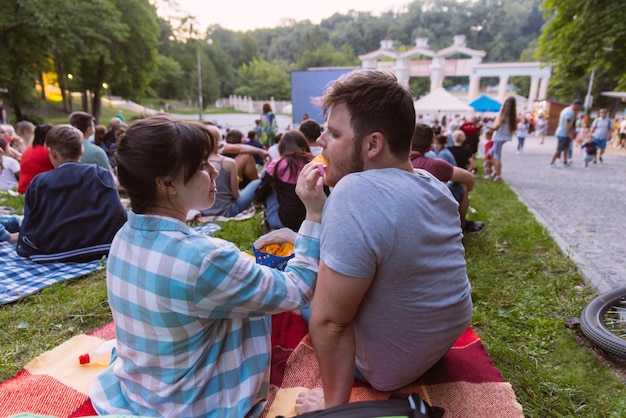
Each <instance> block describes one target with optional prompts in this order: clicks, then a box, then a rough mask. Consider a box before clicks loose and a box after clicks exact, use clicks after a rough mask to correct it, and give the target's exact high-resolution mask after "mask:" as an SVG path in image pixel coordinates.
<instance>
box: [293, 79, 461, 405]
mask: <svg viewBox="0 0 626 418" xmlns="http://www.w3.org/2000/svg"><path fill="white" fill-rule="evenodd" d="M320 102H321V103H320V104H321V106H322V109H323V111H324V114H325V115H326V116H327V124H328V126H327V128H326V130H325V131H324V132H323V133H322V135H321V136H320V137H319V139H318V140H317V143H318V144H319V145H320V146H321V147H322V148H323V155H324V156H325V157H326V158H327V159H328V166H327V167H326V169H325V177H324V178H325V181H326V183H327V185H328V186H330V187H333V191H332V192H331V193H330V196H329V198H328V201H327V202H326V205H325V206H324V211H323V215H322V236H321V251H320V254H321V257H320V267H319V272H318V282H317V286H316V290H315V296H314V301H313V304H312V311H311V317H310V322H309V332H310V335H311V340H312V342H313V347H314V349H315V352H316V355H317V358H318V360H319V364H320V371H321V376H322V382H323V385H324V388H323V396H321V395H322V394H321V393H320V391H315V390H314V391H310V392H306V393H303V394H301V396H300V397H299V399H298V401H297V406H296V410H298V412H304V411H306V410H313V409H319V408H320V407H321V408H323V407H324V406H325V407H332V406H336V405H339V404H344V403H346V402H348V399H349V397H350V391H351V388H352V384H353V380H354V378H355V376H356V377H357V378H358V379H360V380H364V381H367V382H369V384H371V385H372V386H373V387H374V388H375V389H377V390H382V391H391V390H396V389H398V388H401V387H403V386H405V385H407V384H409V383H411V382H413V381H415V380H416V379H417V378H419V377H420V376H421V375H422V374H423V373H425V372H426V371H427V370H428V369H429V368H430V367H431V366H432V365H433V364H435V363H436V362H437V361H438V360H439V359H440V358H441V357H442V356H443V355H444V354H445V353H446V352H447V351H448V350H449V348H450V347H451V346H452V344H453V343H454V342H455V341H456V340H457V338H458V337H459V336H460V335H461V334H462V333H463V332H464V331H465V329H466V328H467V326H468V325H469V324H470V321H471V315H472V302H471V297H470V286H469V282H468V278H467V274H466V268H465V258H464V248H463V243H462V241H461V240H462V234H461V225H460V221H459V213H458V205H457V203H456V201H455V200H454V198H453V197H452V195H451V194H450V192H449V191H448V190H447V188H446V186H445V185H444V184H443V183H441V182H440V181H439V180H437V179H436V178H434V177H433V176H431V175H430V174H429V173H428V172H426V171H422V170H418V171H415V170H414V169H413V167H412V166H411V161H410V160H409V151H410V147H411V137H412V135H413V130H414V127H415V109H414V107H413V98H412V94H411V92H410V91H409V89H408V88H407V87H406V86H404V85H402V84H401V83H399V82H398V80H397V79H396V78H395V76H393V75H392V74H390V73H387V72H383V71H377V70H366V69H359V70H355V71H353V72H351V73H347V74H344V75H343V76H341V77H340V78H339V79H338V80H337V81H336V82H335V83H334V85H333V86H332V87H330V88H329V89H328V90H327V91H326V93H325V95H324V96H323V97H322V98H321V100H320ZM324 402H325V405H324Z"/></svg>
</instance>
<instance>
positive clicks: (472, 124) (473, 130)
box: [452, 118, 480, 156]
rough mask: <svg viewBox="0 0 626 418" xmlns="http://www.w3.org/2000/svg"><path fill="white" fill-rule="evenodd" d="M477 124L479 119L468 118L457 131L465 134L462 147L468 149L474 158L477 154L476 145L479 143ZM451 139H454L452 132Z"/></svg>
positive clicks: (478, 126)
mask: <svg viewBox="0 0 626 418" xmlns="http://www.w3.org/2000/svg"><path fill="white" fill-rule="evenodd" d="M479 122H480V119H478V118H473V119H470V118H468V119H467V120H465V122H463V124H462V125H461V127H460V128H459V130H460V131H463V133H464V134H465V142H464V143H463V145H465V146H466V147H468V148H469V149H470V151H471V152H472V156H475V155H476V153H477V152H478V143H479V142H480V125H479ZM452 137H453V138H454V132H453V133H452Z"/></svg>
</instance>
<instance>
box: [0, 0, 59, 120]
mask: <svg viewBox="0 0 626 418" xmlns="http://www.w3.org/2000/svg"><path fill="white" fill-rule="evenodd" d="M51 9H53V6H52V5H51V4H50V2H49V1H36V0H5V2H4V3H3V7H2V13H0V39H2V42H0V57H2V59H0V87H2V88H5V89H6V90H7V93H6V94H7V97H8V98H9V101H10V103H11V105H12V106H13V113H14V115H15V118H16V119H17V120H22V119H24V118H25V117H26V115H25V114H24V112H23V109H24V106H26V105H28V104H30V103H32V102H34V100H35V97H36V96H35V90H34V86H35V84H36V82H37V80H38V79H39V74H40V73H41V71H43V70H45V69H47V68H46V67H47V65H48V63H49V62H50V61H49V58H50V53H49V51H48V50H47V48H46V45H48V42H49V40H50V38H51V36H50V33H51V32H52V30H53V29H54V21H53V20H52V19H51V15H50V13H49V11H50V10H51Z"/></svg>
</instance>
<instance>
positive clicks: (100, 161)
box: [69, 112, 113, 174]
mask: <svg viewBox="0 0 626 418" xmlns="http://www.w3.org/2000/svg"><path fill="white" fill-rule="evenodd" d="M69 123H70V125H72V126H73V127H75V128H77V129H78V130H79V131H81V132H82V133H83V149H84V152H83V155H82V157H80V162H81V163H85V164H96V165H98V166H100V167H102V168H104V169H106V170H109V171H111V163H110V161H109V157H108V156H107V153H106V152H105V151H104V150H103V149H102V148H101V147H99V146H97V145H95V144H94V143H93V142H92V141H93V139H91V140H90V138H91V137H92V136H95V129H96V127H95V125H94V123H95V119H94V117H93V116H91V115H90V114H89V113H87V112H74V113H72V114H71V115H70V118H69ZM111 174H113V172H112V171H111Z"/></svg>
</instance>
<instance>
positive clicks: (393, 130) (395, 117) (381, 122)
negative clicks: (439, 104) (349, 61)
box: [317, 68, 415, 158]
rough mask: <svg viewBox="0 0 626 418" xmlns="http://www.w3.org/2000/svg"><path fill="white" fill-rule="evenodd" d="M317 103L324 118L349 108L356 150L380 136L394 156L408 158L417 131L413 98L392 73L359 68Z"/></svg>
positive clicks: (340, 81)
mask: <svg viewBox="0 0 626 418" xmlns="http://www.w3.org/2000/svg"><path fill="white" fill-rule="evenodd" d="M317 101H318V102H319V104H320V105H321V107H322V111H323V113H324V114H327V113H328V111H329V110H330V108H331V106H333V105H337V104H345V105H346V108H347V110H348V113H349V114H350V125H351V126H352V130H353V131H354V139H355V142H356V143H357V146H358V145H359V143H360V141H362V140H363V139H364V138H365V137H366V136H367V135H369V134H371V133H373V132H380V133H382V134H383V135H384V136H385V139H386V140H387V144H388V146H389V151H390V152H391V154H393V155H395V156H397V157H400V158H405V157H406V158H408V156H409V151H410V149H411V137H412V135H413V131H414V129H415V106H414V103H413V94H412V93H411V90H410V89H409V88H408V86H406V85H404V84H402V83H400V82H399V81H398V79H397V78H396V76H395V75H393V74H392V73H391V72H388V71H382V70H374V69H366V68H360V69H357V70H354V71H351V72H349V73H346V74H343V75H342V76H341V77H339V78H338V79H337V81H335V82H334V83H333V84H332V85H331V86H330V87H329V88H328V89H327V90H326V92H325V94H324V96H322V97H321V98H320V99H319V100H317Z"/></svg>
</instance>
